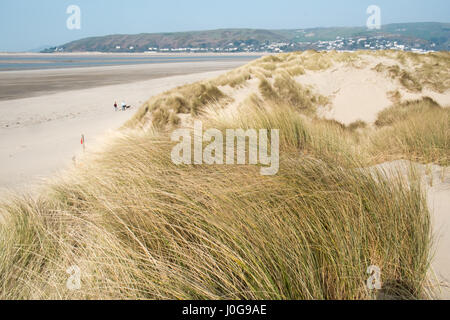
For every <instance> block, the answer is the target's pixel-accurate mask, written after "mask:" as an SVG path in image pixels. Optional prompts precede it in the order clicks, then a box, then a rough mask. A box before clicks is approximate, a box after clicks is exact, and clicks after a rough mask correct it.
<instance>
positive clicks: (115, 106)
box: [114, 102, 117, 111]
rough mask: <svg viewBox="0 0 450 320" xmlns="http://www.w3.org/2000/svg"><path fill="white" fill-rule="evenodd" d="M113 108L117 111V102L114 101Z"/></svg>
mask: <svg viewBox="0 0 450 320" xmlns="http://www.w3.org/2000/svg"><path fill="white" fill-rule="evenodd" d="M114 110H115V111H117V102H114Z"/></svg>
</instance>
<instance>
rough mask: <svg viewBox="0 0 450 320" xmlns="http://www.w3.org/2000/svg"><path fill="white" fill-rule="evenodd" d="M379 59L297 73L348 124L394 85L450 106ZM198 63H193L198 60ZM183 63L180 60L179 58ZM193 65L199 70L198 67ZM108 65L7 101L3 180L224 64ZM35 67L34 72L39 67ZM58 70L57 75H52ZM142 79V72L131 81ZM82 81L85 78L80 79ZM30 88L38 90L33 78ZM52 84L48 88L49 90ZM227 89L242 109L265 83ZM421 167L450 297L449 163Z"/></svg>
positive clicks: (329, 112)
mask: <svg viewBox="0 0 450 320" xmlns="http://www.w3.org/2000/svg"><path fill="white" fill-rule="evenodd" d="M378 62H379V61H378ZM378 62H377V61H370V57H368V64H367V65H365V66H363V67H361V68H351V67H348V66H336V67H334V68H330V69H329V70H325V71H317V72H310V71H308V72H307V73H306V74H305V75H302V76H299V77H297V78H296V80H297V81H299V82H300V83H302V84H304V85H307V86H310V87H311V88H312V89H313V90H314V91H316V92H318V93H321V94H322V95H324V96H327V97H328V98H329V100H330V101H331V104H330V105H329V106H327V107H324V108H322V110H321V114H322V116H324V117H326V118H330V119H336V120H338V121H340V122H342V123H345V124H350V123H352V122H354V121H356V120H363V121H366V122H368V123H373V122H374V121H375V120H376V117H377V114H378V112H380V111H381V110H383V109H385V108H387V107H389V106H390V105H391V104H392V102H391V101H390V100H389V99H388V93H389V92H390V91H394V90H399V91H400V92H401V94H402V97H403V100H407V99H417V98H420V97H422V96H429V97H431V98H433V99H435V100H436V101H437V102H438V103H440V104H441V105H442V106H450V93H449V92H447V93H444V94H439V93H436V92H432V91H429V90H425V91H424V92H422V93H420V94H416V93H410V92H407V91H405V90H404V89H402V88H401V87H400V86H399V84H398V83H395V81H392V80H390V79H386V78H385V77H384V76H383V75H381V74H379V73H377V72H375V71H373V70H371V69H372V68H373V67H374V66H375V65H376V63H378ZM383 63H386V64H389V61H383ZM194 64H195V63H192V64H191V66H193V65H194ZM241 64H242V63H241ZM179 65H180V64H177V66H179ZM140 67H141V66H137V67H136V68H135V69H134V70H136V72H139V68H140ZM174 67H175V66H174ZM228 67H230V68H231V67H232V66H228ZM228 67H227V68H228ZM111 68H124V67H111ZM126 68H133V67H126ZM227 68H223V69H227ZM89 69H91V70H89V71H94V70H93V69H94V68H89ZM193 69H195V70H198V68H195V67H194V68H193ZM128 70H130V69H128ZM173 70H174V69H172V71H173ZM185 70H186V69H185ZM104 71H105V72H106V74H107V76H106V78H103V80H102V79H95V80H93V81H92V82H89V81H88V84H85V83H81V84H80V85H81V86H82V88H85V87H89V86H91V85H92V84H102V85H105V86H103V87H99V88H93V89H81V90H75V91H67V90H68V88H63V91H62V92H59V93H55V94H51V95H45V96H39V97H35V98H23V99H18V100H11V101H3V102H2V103H1V108H2V112H1V116H0V136H1V139H0V158H1V159H2V166H1V167H0V188H1V187H2V186H3V187H5V186H6V187H9V188H19V189H21V190H23V188H24V187H25V186H26V185H28V184H29V183H30V181H36V179H37V178H38V177H45V176H49V175H50V174H52V173H53V172H55V171H57V170H58V169H60V168H63V167H64V166H67V164H70V162H71V159H72V157H73V156H74V155H77V154H80V153H81V152H82V148H81V145H80V136H81V134H85V136H86V139H87V146H88V148H89V147H90V146H92V144H94V143H95V140H97V139H98V138H99V137H101V135H102V133H104V132H105V131H106V130H108V129H114V128H117V127H119V126H120V125H121V124H123V123H124V122H125V121H126V120H127V119H128V118H130V117H131V115H132V114H133V113H134V112H135V111H136V110H137V107H139V106H140V105H141V103H142V102H143V101H145V100H147V99H148V98H149V97H151V96H152V95H155V94H158V93H160V92H163V91H165V90H168V89H170V88H173V87H175V86H178V85H181V84H184V83H188V82H194V81H197V80H201V79H206V78H212V77H214V76H217V75H219V74H220V73H222V71H215V72H208V73H198V74H191V75H183V76H172V77H167V78H161V79H154V80H146V81H140V82H134V83H125V84H117V85H110V84H111V83H110V82H109V81H117V79H112V80H111V78H112V77H111V73H108V72H113V74H114V73H116V74H117V72H119V73H120V71H118V70H112V71H111V70H109V71H108V70H107V69H104ZM27 72H28V73H32V72H31V71H27ZM72 72H74V73H75V74H77V73H78V72H79V73H80V74H79V75H78V76H79V77H81V78H79V79H82V78H83V77H84V76H83V74H86V73H85V72H86V70H85V71H83V70H80V71H72ZM161 72H165V71H161ZM175 72H176V71H175ZM58 73H64V72H63V71H58V72H56V71H55V72H54V74H56V77H57V76H58ZM162 75H163V73H161V74H160V76H162ZM166 75H167V74H166ZM59 76H61V74H60V75H59ZM12 77H13V76H12ZM144 77H145V76H144ZM16 78H17V77H16ZM52 78H53V77H50V79H52ZM88 78H89V77H88ZM137 80H139V77H137V78H134V80H133V79H132V80H131V81H137ZM0 81H1V80H0ZM51 81H53V83H54V84H53V85H52V86H50V87H48V88H51V90H56V91H58V90H60V89H58V81H55V80H54V79H53V80H51ZM120 81H122V79H121V80H120ZM80 82H83V81H82V80H80ZM113 83H114V82H113ZM60 86H61V87H63V86H64V84H60ZM29 88H31V90H33V86H30V87H29ZM48 88H43V89H44V90H48ZM221 89H222V90H224V91H227V90H228V91H227V94H230V95H232V96H233V97H234V102H233V103H232V104H230V105H229V106H228V107H227V108H226V109H227V110H224V111H225V112H231V111H233V110H234V111H235V110H236V109H237V108H238V107H239V104H240V103H241V102H242V101H244V100H245V98H246V97H248V96H249V95H250V94H251V93H258V83H256V82H254V81H253V80H250V81H249V82H248V83H247V86H246V87H244V88H242V89H239V90H236V91H234V92H233V90H231V89H230V88H228V89H227V88H221ZM41 90H42V88H41V89H38V90H37V91H34V92H32V93H27V95H30V94H31V95H34V94H40V93H41V92H42V91H41ZM36 92H37V93H36ZM22 94H23V93H22ZM0 99H1V98H0ZM122 99H124V100H126V102H127V103H128V104H131V105H133V106H134V109H132V110H130V111H127V112H114V111H113V108H112V104H113V102H114V100H117V102H118V103H120V102H121V100H122ZM5 110H8V111H5ZM186 120H189V119H186ZM6 126H8V127H6ZM409 166H410V163H409V162H405V161H396V162H392V163H386V164H383V165H380V166H378V167H379V168H383V169H384V170H386V171H392V170H396V171H398V170H400V171H403V172H406V170H407V167H409ZM417 168H418V170H419V171H421V172H422V173H423V174H425V172H427V173H428V176H427V178H426V179H425V180H424V186H425V187H426V192H427V197H428V205H429V208H430V211H431V213H432V223H433V239H434V241H435V243H434V257H433V260H432V274H431V275H430V278H431V279H432V285H433V288H432V289H433V291H434V292H435V293H436V294H437V296H438V297H439V298H443V299H450V254H449V253H448V252H449V249H450V177H449V172H448V168H446V169H444V168H441V167H438V166H431V167H430V168H426V167H424V166H421V165H417ZM430 182H432V183H430Z"/></svg>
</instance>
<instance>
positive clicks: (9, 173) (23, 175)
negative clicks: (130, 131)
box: [0, 61, 245, 194]
mask: <svg viewBox="0 0 450 320" xmlns="http://www.w3.org/2000/svg"><path fill="white" fill-rule="evenodd" d="M243 63H245V62H244V61H234V62H215V63H214V62H206V63H176V64H165V65H151V66H147V67H143V66H120V67H101V68H84V69H64V70H45V71H42V70H41V71H39V72H38V71H17V72H5V73H0V79H4V77H6V78H13V77H15V78H16V79H26V80H23V81H28V82H33V85H34V86H36V91H35V92H33V93H32V94H31V95H36V94H39V93H42V92H43V91H45V90H52V91H57V93H51V94H45V95H40V96H37V97H31V98H21V99H14V100H4V101H1V103H0V111H1V112H0V137H1V138H0V159H1V166H0V194H1V193H3V192H6V191H9V190H11V191H16V190H19V191H21V192H23V191H26V192H28V191H31V190H33V189H34V188H31V186H34V185H36V184H38V183H39V182H40V181H41V180H42V179H43V178H46V177H49V176H51V175H53V174H54V173H55V172H57V171H59V170H60V169H63V168H65V167H67V166H68V165H71V164H72V162H73V160H72V159H73V157H77V156H78V155H80V153H82V150H83V149H82V146H81V135H82V134H84V135H85V139H86V146H87V148H90V147H92V145H93V144H95V143H96V142H97V141H98V140H99V138H100V137H101V136H102V135H103V134H105V133H106V132H107V131H108V130H113V129H117V128H118V127H120V126H121V125H122V124H124V122H125V121H126V120H128V119H129V118H130V117H131V116H132V115H133V114H134V112H135V111H137V109H138V108H139V107H140V106H141V104H142V103H143V102H144V101H146V100H147V99H149V98H150V97H151V96H152V95H156V94H159V93H161V92H164V91H166V90H169V89H172V88H174V87H176V86H179V85H183V84H186V83H191V82H195V81H199V80H203V79H207V78H212V77H216V76H218V75H220V74H222V73H223V72H225V70H222V69H230V68H234V67H236V66H238V65H241V64H243ZM142 69H144V70H142ZM217 69H221V70H219V71H210V72H205V70H217ZM149 70H150V71H149ZM155 70H156V71H155ZM151 71H155V74H156V75H155V74H152V76H150V77H149V78H150V79H151V80H145V81H137V82H136V79H139V77H142V74H144V73H149V72H150V73H151ZM110 72H114V73H115V74H117V73H121V74H122V75H123V77H122V78H121V79H120V81H121V82H124V81H128V83H122V84H115V85H105V83H104V82H101V84H102V86H101V87H97V85H96V84H97V83H96V82H95V81H96V79H97V78H98V77H104V75H105V74H107V75H108V76H109V75H110ZM139 72H141V73H142V74H140V75H139V77H136V75H135V73H139ZM199 72H200V73H199ZM173 73H175V74H184V75H176V76H170V77H165V76H166V75H167V74H173ZM186 73H188V74H186ZM68 74H72V77H74V78H77V79H79V82H80V83H81V84H82V86H87V87H91V86H95V87H94V88H85V89H79V88H78V83H75V84H72V81H71V80H70V77H69V79H67V75H68ZM158 76H159V77H158ZM27 77H31V78H30V79H27ZM54 77H57V79H59V80H57V81H56V80H55V79H54ZM64 77H65V78H66V80H63V79H64ZM155 77H158V78H157V79H152V78H155ZM92 78H94V80H93V79H92ZM43 79H44V80H43ZM45 79H49V80H48V81H47V82H46V81H45ZM58 81H59V86H56V87H55V88H52V89H49V88H51V87H52V85H53V84H55V85H57V84H58ZM48 83H51V84H50V85H49V86H47V84H48ZM17 85H18V86H20V85H21V82H20V81H19V83H16V86H17ZM0 87H1V86H0ZM74 88H76V89H75V90H74ZM28 89H30V88H26V89H23V90H22V91H23V92H22V94H24V95H29V92H27V90H28ZM30 90H33V88H31V89H30ZM0 91H1V90H0ZM115 101H117V103H118V104H119V106H120V103H121V102H122V101H125V102H126V103H127V104H128V105H131V106H132V109H130V110H128V111H125V112H122V111H117V112H115V111H114V108H113V104H114V102H115ZM119 109H120V108H119ZM75 159H76V158H75Z"/></svg>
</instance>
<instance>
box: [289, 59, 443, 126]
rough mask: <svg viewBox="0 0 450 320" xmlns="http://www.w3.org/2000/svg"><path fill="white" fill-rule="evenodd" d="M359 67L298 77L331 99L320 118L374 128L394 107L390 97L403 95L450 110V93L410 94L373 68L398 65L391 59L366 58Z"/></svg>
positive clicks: (349, 66) (323, 108)
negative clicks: (424, 100)
mask: <svg viewBox="0 0 450 320" xmlns="http://www.w3.org/2000/svg"><path fill="white" fill-rule="evenodd" d="M361 58H362V59H363V60H362V63H360V65H359V67H358V68H356V67H354V66H351V65H348V64H337V65H335V66H334V67H332V68H329V69H327V70H322V71H307V72H306V73H305V74H304V75H301V76H298V77H296V81H298V82H299V83H301V84H303V85H306V86H309V87H310V88H311V89H312V90H314V91H315V92H317V93H319V94H321V95H323V96H325V97H328V99H329V101H330V104H329V105H328V106H321V107H319V110H318V115H319V116H321V117H324V118H326V119H334V120H337V121H339V122H341V123H343V124H345V125H348V124H351V123H353V122H355V121H358V120H362V121H364V122H366V123H369V124H373V123H374V122H375V121H376V119H377V115H378V113H379V112H380V111H382V110H384V109H386V108H388V107H390V106H391V105H392V101H391V100H390V98H389V93H390V92H394V91H399V92H400V94H401V96H402V101H406V100H413V99H420V98H422V97H426V96H428V97H430V98H432V99H434V100H435V101H436V102H438V103H439V104H440V105H441V106H443V107H447V106H450V92H446V93H438V92H434V91H432V90H430V89H428V88H425V89H424V90H423V91H422V92H420V93H413V92H410V91H407V90H406V89H405V88H404V87H403V86H402V85H401V84H400V83H399V82H398V80H395V79H390V78H388V77H386V76H385V75H384V74H382V73H379V72H377V71H375V70H373V68H374V67H375V66H376V65H377V64H378V63H380V62H381V63H383V64H384V65H388V66H389V65H394V64H396V61H395V60H393V59H390V58H387V57H373V56H370V55H364V56H362V57H361Z"/></svg>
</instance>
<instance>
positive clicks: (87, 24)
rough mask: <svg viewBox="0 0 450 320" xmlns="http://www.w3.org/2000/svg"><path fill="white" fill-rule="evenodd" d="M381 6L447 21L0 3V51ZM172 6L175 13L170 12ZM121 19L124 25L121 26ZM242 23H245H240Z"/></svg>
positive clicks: (334, 20)
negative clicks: (76, 22) (73, 15)
mask: <svg viewBox="0 0 450 320" xmlns="http://www.w3.org/2000/svg"><path fill="white" fill-rule="evenodd" d="M372 4H375V5H378V6H379V7H380V8H381V14H382V24H383V25H386V24H391V23H413V22H441V23H448V16H450V15H449V14H450V3H449V2H448V1H446V0H430V1H427V2H424V1H421V0H413V1H407V0H399V1H396V2H395V3H391V2H389V1H386V0H379V1H376V2H375V1H373V0H369V1H366V0H363V1H356V0H347V1H341V2H339V3H336V2H335V1H326V0H319V1H314V2H309V1H308V2H306V1H291V0H280V1H276V2H274V1H270V0H264V1H246V2H242V1H237V0H231V1H228V2H226V3H211V2H208V1H205V0H197V1H190V2H189V3H187V2H183V1H180V0H170V1H166V2H164V3H160V2H156V1H143V0H135V1H133V4H132V5H131V4H130V3H124V2H122V1H117V0H110V1H105V0H95V1H86V0H78V1H74V0H69V1H67V0H64V1H58V2H56V1H55V0H43V1H39V2H35V1H29V0H14V1H12V0H4V1H2V3H1V4H0V8H1V10H0V30H1V31H0V35H1V39H2V41H1V42H0V51H3V52H5V51H6V52H24V51H31V50H33V49H38V48H43V47H45V46H55V45H62V44H64V43H67V42H70V41H74V40H79V39H82V38H86V37H95V36H105V35H110V34H139V33H161V32H169V33H172V32H189V31H204V30H214V29H235V28H239V29H241V28H242V29H272V30H273V29H306V28H326V27H358V26H364V25H365V22H366V20H367V17H368V15H367V13H366V9H367V7H368V6H369V5H372ZM70 5H76V6H78V7H79V8H80V10H81V28H80V29H76V30H69V29H68V28H67V26H66V21H67V19H68V18H69V16H70V14H67V12H66V11H67V8H68V7H69V6H70ZM174 8H175V9H174ZM121 21H123V22H121ZM243 21H244V22H243Z"/></svg>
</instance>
